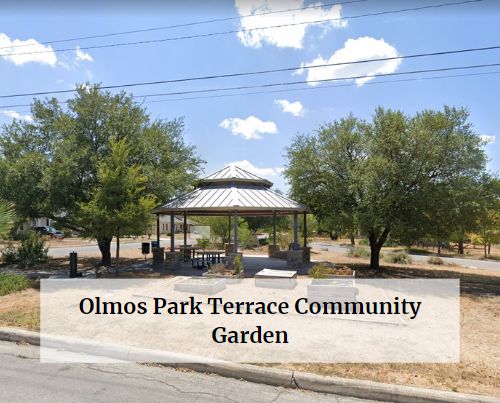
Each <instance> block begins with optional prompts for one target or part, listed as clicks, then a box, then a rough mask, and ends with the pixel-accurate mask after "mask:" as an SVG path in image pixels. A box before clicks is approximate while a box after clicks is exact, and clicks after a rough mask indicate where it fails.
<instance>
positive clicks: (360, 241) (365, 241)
mask: <svg viewBox="0 0 500 403" xmlns="http://www.w3.org/2000/svg"><path fill="white" fill-rule="evenodd" d="M358 243H359V244H360V245H363V246H368V245H370V242H368V239H360V240H359V242H358Z"/></svg>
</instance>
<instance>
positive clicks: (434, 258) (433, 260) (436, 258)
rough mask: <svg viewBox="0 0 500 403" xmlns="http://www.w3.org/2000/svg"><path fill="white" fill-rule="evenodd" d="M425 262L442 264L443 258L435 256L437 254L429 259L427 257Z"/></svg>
mask: <svg viewBox="0 0 500 403" xmlns="http://www.w3.org/2000/svg"><path fill="white" fill-rule="evenodd" d="M427 263H430V264H437V265H443V264H444V260H443V259H441V258H440V257H437V256H431V257H430V258H429V259H427Z"/></svg>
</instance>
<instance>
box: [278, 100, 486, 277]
mask: <svg viewBox="0 0 500 403" xmlns="http://www.w3.org/2000/svg"><path fill="white" fill-rule="evenodd" d="M467 118H468V113H467V111H466V110H464V109H456V108H450V107H445V108H444V109H443V111H423V112H421V113H418V114H416V115H415V116H414V117H409V116H406V115H404V114H403V113H402V112H399V111H392V110H385V109H383V108H378V109H377V110H376V111H375V114H374V116H373V119H372V121H371V122H370V123H367V122H363V121H360V120H359V119H356V118H354V117H352V116H349V117H348V118H345V119H341V120H339V121H335V122H333V123H332V124H330V125H327V126H324V127H322V128H320V130H319V132H318V134H317V135H316V136H314V135H313V136H304V135H302V136H298V137H297V138H295V139H294V141H293V143H292V145H291V146H290V147H289V148H288V149H287V157H288V167H287V170H286V172H285V174H286V176H287V178H288V179H289V180H290V183H291V190H292V193H293V195H294V196H295V197H296V198H298V199H299V201H301V202H303V203H304V204H306V205H307V206H308V207H310V208H311V209H312V210H313V212H314V214H316V215H317V217H318V218H319V219H320V221H323V220H324V219H332V220H335V216H339V215H340V216H346V217H352V220H351V222H352V223H357V225H359V228H360V229H361V231H362V232H363V233H364V234H366V235H367V237H368V240H369V243H370V251H371V255H370V266H371V267H372V268H374V269H378V268H379V257H380V249H381V248H382V246H383V245H384V243H385V241H386V240H387V238H388V236H389V234H390V233H391V231H396V232H399V233H400V234H402V233H404V228H405V225H406V224H407V223H408V219H409V218H411V219H412V220H413V221H415V220H418V219H422V218H423V217H424V212H425V211H426V210H428V209H432V208H433V206H432V203H431V199H430V197H431V196H432V195H431V194H430V193H429V191H430V190H431V189H432V187H433V185H435V184H437V183H442V184H447V183H457V182H458V181H459V180H460V179H461V178H476V177H477V176H478V175H480V174H481V173H482V172H483V171H484V169H485V168H484V167H485V155H484V150H483V148H482V146H481V140H480V138H479V136H477V135H476V134H475V133H474V132H473V131H472V127H471V125H470V124H469V123H468V121H467ZM464 180H465V179H464Z"/></svg>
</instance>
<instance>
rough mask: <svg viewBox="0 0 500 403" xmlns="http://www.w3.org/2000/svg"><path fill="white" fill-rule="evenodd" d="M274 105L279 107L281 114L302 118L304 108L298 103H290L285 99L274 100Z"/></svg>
mask: <svg viewBox="0 0 500 403" xmlns="http://www.w3.org/2000/svg"><path fill="white" fill-rule="evenodd" d="M274 103H275V104H277V105H279V106H281V109H282V110H283V112H288V113H291V114H292V115H293V116H304V106H303V105H302V104H301V103H300V102H299V101H295V102H290V101H288V100H287V99H276V100H275V101H274Z"/></svg>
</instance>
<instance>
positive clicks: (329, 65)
mask: <svg viewBox="0 0 500 403" xmlns="http://www.w3.org/2000/svg"><path fill="white" fill-rule="evenodd" d="M496 49H500V45H493V46H484V47H479V48H466V49H454V50H444V51H438V52H428V53H417V54H412V55H406V56H392V57H381V58H376V59H364V60H354V61H349V62H338V63H324V64H316V65H312V66H298V67H297V66H295V67H285V68H280V69H267V70H258V71H250V72H238V73H228V74H214V75H207V76H198V77H187V78H178V79H171V80H158V81H146V82H137V83H127V84H116V85H105V86H101V87H100V88H101V89H116V88H127V87H139V86H147V85H159V84H173V83H180V82H189V81H201V80H212V79H218V78H234V77H241V76H249V75H261V74H269V73H278V72H286V71H296V70H298V69H313V68H320V67H333V66H346V65H351V64H361V63H373V62H381V61H389V60H402V59H413V58H419V57H431V56H444V55H450V54H460V53H470V52H482V51H488V50H496ZM76 91H77V89H68V90H54V91H39V92H30V93H21V94H8V95H0V99H1V98H18V97H24V96H39V95H49V94H64V93H72V92H76Z"/></svg>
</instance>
